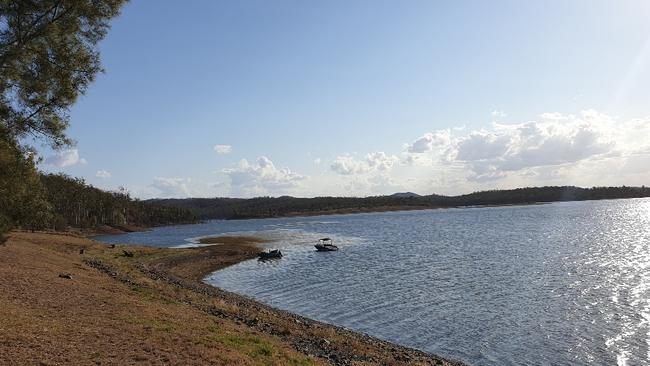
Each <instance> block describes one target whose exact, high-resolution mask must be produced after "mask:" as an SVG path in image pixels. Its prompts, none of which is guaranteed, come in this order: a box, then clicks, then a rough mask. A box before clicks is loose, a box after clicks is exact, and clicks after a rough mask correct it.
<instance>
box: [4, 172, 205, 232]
mask: <svg viewBox="0 0 650 366" xmlns="http://www.w3.org/2000/svg"><path fill="white" fill-rule="evenodd" d="M39 178H40V187H42V189H41V190H40V192H38V193H37V194H35V195H36V196H37V197H38V200H40V201H41V202H40V204H39V205H37V206H33V207H31V208H32V209H33V211H31V212H29V213H25V214H23V215H21V216H18V217H14V219H13V222H12V226H13V227H17V228H22V229H27V230H36V229H53V230H67V229H70V228H74V229H90V228H95V227H99V226H102V225H107V226H112V227H117V228H123V227H128V226H140V227H149V226H159V225H168V224H179V223H191V222H196V221H197V220H196V217H195V216H194V215H193V214H192V213H191V212H190V211H189V210H187V209H183V208H178V207H171V206H162V205H159V204H156V203H155V202H145V201H140V200H137V199H133V198H131V197H130V195H129V193H128V192H126V190H124V189H120V190H118V191H113V192H109V191H104V190H101V189H99V188H96V187H93V186H91V185H89V184H87V183H86V182H85V181H84V180H83V179H79V178H72V177H69V176H67V175H64V174H42V173H39Z"/></svg>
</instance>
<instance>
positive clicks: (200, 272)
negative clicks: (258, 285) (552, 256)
mask: <svg viewBox="0 0 650 366" xmlns="http://www.w3.org/2000/svg"><path fill="white" fill-rule="evenodd" d="M238 239H239V240H238ZM201 242H202V243H213V244H217V245H215V246H211V247H203V248H195V253H189V254H185V255H181V256H173V257H168V258H163V259H160V260H157V261H154V262H151V263H148V264H143V265H141V266H140V267H139V268H140V270H141V271H142V272H143V273H145V274H146V275H147V276H148V277H150V278H152V279H155V280H157V281H165V282H167V283H169V284H172V285H174V286H177V287H180V288H184V289H187V290H190V291H193V292H196V293H200V294H202V295H206V296H210V297H214V298H218V299H220V300H223V301H224V302H226V303H229V304H234V305H236V308H237V311H234V312H223V311H221V310H218V309H214V308H208V309H203V310H204V311H208V312H209V313H211V314H213V315H215V316H220V317H225V318H230V319H233V320H235V321H237V322H241V323H243V324H246V325H247V326H249V327H252V328H254V329H256V330H259V331H262V332H265V333H268V334H272V335H275V336H278V337H280V338H282V340H283V341H285V342H288V343H290V344H291V345H292V346H293V347H294V348H295V349H296V350H298V351H300V352H302V353H304V354H307V355H309V356H315V357H318V358H321V359H324V360H327V361H328V362H329V363H331V364H333V365H341V366H347V365H359V364H389V365H458V366H460V365H464V363H462V362H459V361H454V360H448V359H444V358H441V357H438V356H435V355H431V354H429V353H426V352H423V351H420V350H416V349H412V348H408V347H404V346H400V345H397V344H394V343H390V342H387V341H383V340H380V339H377V338H374V337H372V336H369V335H367V334H364V333H360V332H355V331H352V330H349V329H346V328H343V327H338V326H335V325H331V324H326V323H323V322H319V321H316V320H313V319H309V318H305V317H303V316H300V315H296V314H293V313H290V312H288V311H284V310H280V309H276V308H273V307H270V306H268V305H265V304H262V303H260V302H258V301H256V300H253V299H251V298H248V297H246V296H242V295H239V294H235V293H232V292H228V291H225V290H222V289H220V288H216V287H213V286H210V285H207V284H205V283H203V281H202V279H203V278H205V277H206V276H207V275H208V274H210V273H212V272H214V271H216V270H219V269H222V268H225V267H227V266H229V265H232V264H235V263H238V262H240V261H243V260H247V259H252V258H255V256H256V253H257V252H258V251H259V249H258V248H257V247H256V244H258V243H264V242H267V241H266V240H264V239H259V238H254V237H222V238H221V237H215V238H205V239H202V241H201ZM215 257H219V258H220V259H219V260H217V261H215ZM227 258H230V260H229V259H227ZM205 262H208V263H210V265H208V266H206V265H205ZM226 263H227V264H226ZM179 272H181V273H183V275H181V276H179V275H178V273H179ZM360 350H364V352H359V351H360ZM368 350H372V352H366V351H368Z"/></svg>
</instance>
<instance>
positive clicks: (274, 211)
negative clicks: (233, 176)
mask: <svg viewBox="0 0 650 366" xmlns="http://www.w3.org/2000/svg"><path fill="white" fill-rule="evenodd" d="M636 197H650V188H647V187H594V188H579V187H572V186H565V187H533V188H518V189H509V190H491V191H482V192H475V193H471V194H466V195H461V196H440V195H429V196H417V195H391V196H374V197H363V198H357V197H315V198H296V197H288V196H283V197H277V198H273V197H258V198H250V199H241V198H188V199H159V200H151V202H155V203H158V204H161V205H164V206H168V207H178V208H185V209H189V210H191V211H192V213H194V214H195V215H196V216H197V217H198V218H199V219H244V218H265V217H282V216H291V215H315V214H328V213H354V212H371V211H384V210H395V209H426V208H443V207H460V206H476V205H508V204H527V203H537V202H556V201H583V200H598V199H615V198H636Z"/></svg>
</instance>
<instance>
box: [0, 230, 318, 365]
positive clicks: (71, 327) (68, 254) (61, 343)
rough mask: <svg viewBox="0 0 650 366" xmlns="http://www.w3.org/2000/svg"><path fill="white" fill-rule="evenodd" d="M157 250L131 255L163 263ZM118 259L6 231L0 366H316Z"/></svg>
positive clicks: (0, 262)
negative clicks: (107, 269) (109, 271)
mask: <svg viewBox="0 0 650 366" xmlns="http://www.w3.org/2000/svg"><path fill="white" fill-rule="evenodd" d="M81 248H85V254H83V255H80V254H79V249H81ZM157 251H158V250H156V249H153V248H138V249H137V253H138V255H139V256H147V255H150V256H152V257H163V256H165V255H168V253H162V254H161V253H156V252H157ZM119 253H121V250H120V249H119V247H118V248H117V249H113V250H112V251H110V250H109V249H108V248H107V247H106V246H104V245H101V244H97V243H94V242H92V241H90V240H87V239H83V238H75V237H71V236H58V235H51V234H28V233H13V234H12V235H11V237H10V239H9V241H8V242H7V243H6V245H5V246H2V247H0V278H2V281H0V293H1V294H2V296H0V364H2V365H24V364H42V365H58V364H65V365H70V364H73V365H89V364H119V365H126V364H144V365H151V364H177V365H188V364H217V365H219V364H221V365H235V364H237V365H267V364H273V365H311V364H318V363H319V362H318V360H315V359H313V358H309V357H307V356H305V355H302V354H300V353H298V352H297V351H295V350H294V349H293V348H292V347H291V346H290V345H287V344H284V343H283V342H282V341H280V340H279V339H278V338H277V337H273V336H270V335H267V334H263V333H261V332H258V331H255V330H252V329H249V328H248V327H247V326H245V325H242V324H237V323H235V322H234V321H230V320H228V319H220V318H217V317H215V316H212V315H209V314H207V313H205V312H203V311H200V310H198V309H196V308H194V307H192V306H188V305H187V304H186V303H184V301H183V300H184V299H187V298H188V297H187V296H186V294H183V293H182V291H180V289H174V288H173V287H172V286H170V285H165V284H156V283H155V281H152V280H150V279H147V278H144V276H143V275H142V274H141V273H140V274H138V273H137V271H136V270H134V268H132V266H130V265H129V263H128V262H130V261H131V262H132V261H133V260H132V259H131V258H129V259H126V258H124V257H120V256H119ZM90 257H99V258H105V259H111V260H113V261H114V263H112V264H116V268H117V269H118V271H120V272H121V271H123V272H122V273H120V275H130V276H132V283H125V282H122V281H118V280H116V279H114V278H112V277H110V276H108V275H106V274H104V273H102V272H100V271H98V270H96V269H94V268H91V267H89V266H87V265H85V264H84V262H83V259H84V258H90ZM61 273H69V274H71V275H72V279H71V280H70V279H65V278H60V277H59V274H61Z"/></svg>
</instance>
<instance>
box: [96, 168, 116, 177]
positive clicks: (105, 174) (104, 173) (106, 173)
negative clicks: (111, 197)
mask: <svg viewBox="0 0 650 366" xmlns="http://www.w3.org/2000/svg"><path fill="white" fill-rule="evenodd" d="M111 176H112V175H111V172H109V171H107V170H103V169H102V170H98V171H97V173H95V177H97V178H102V179H108V178H110V177H111Z"/></svg>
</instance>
